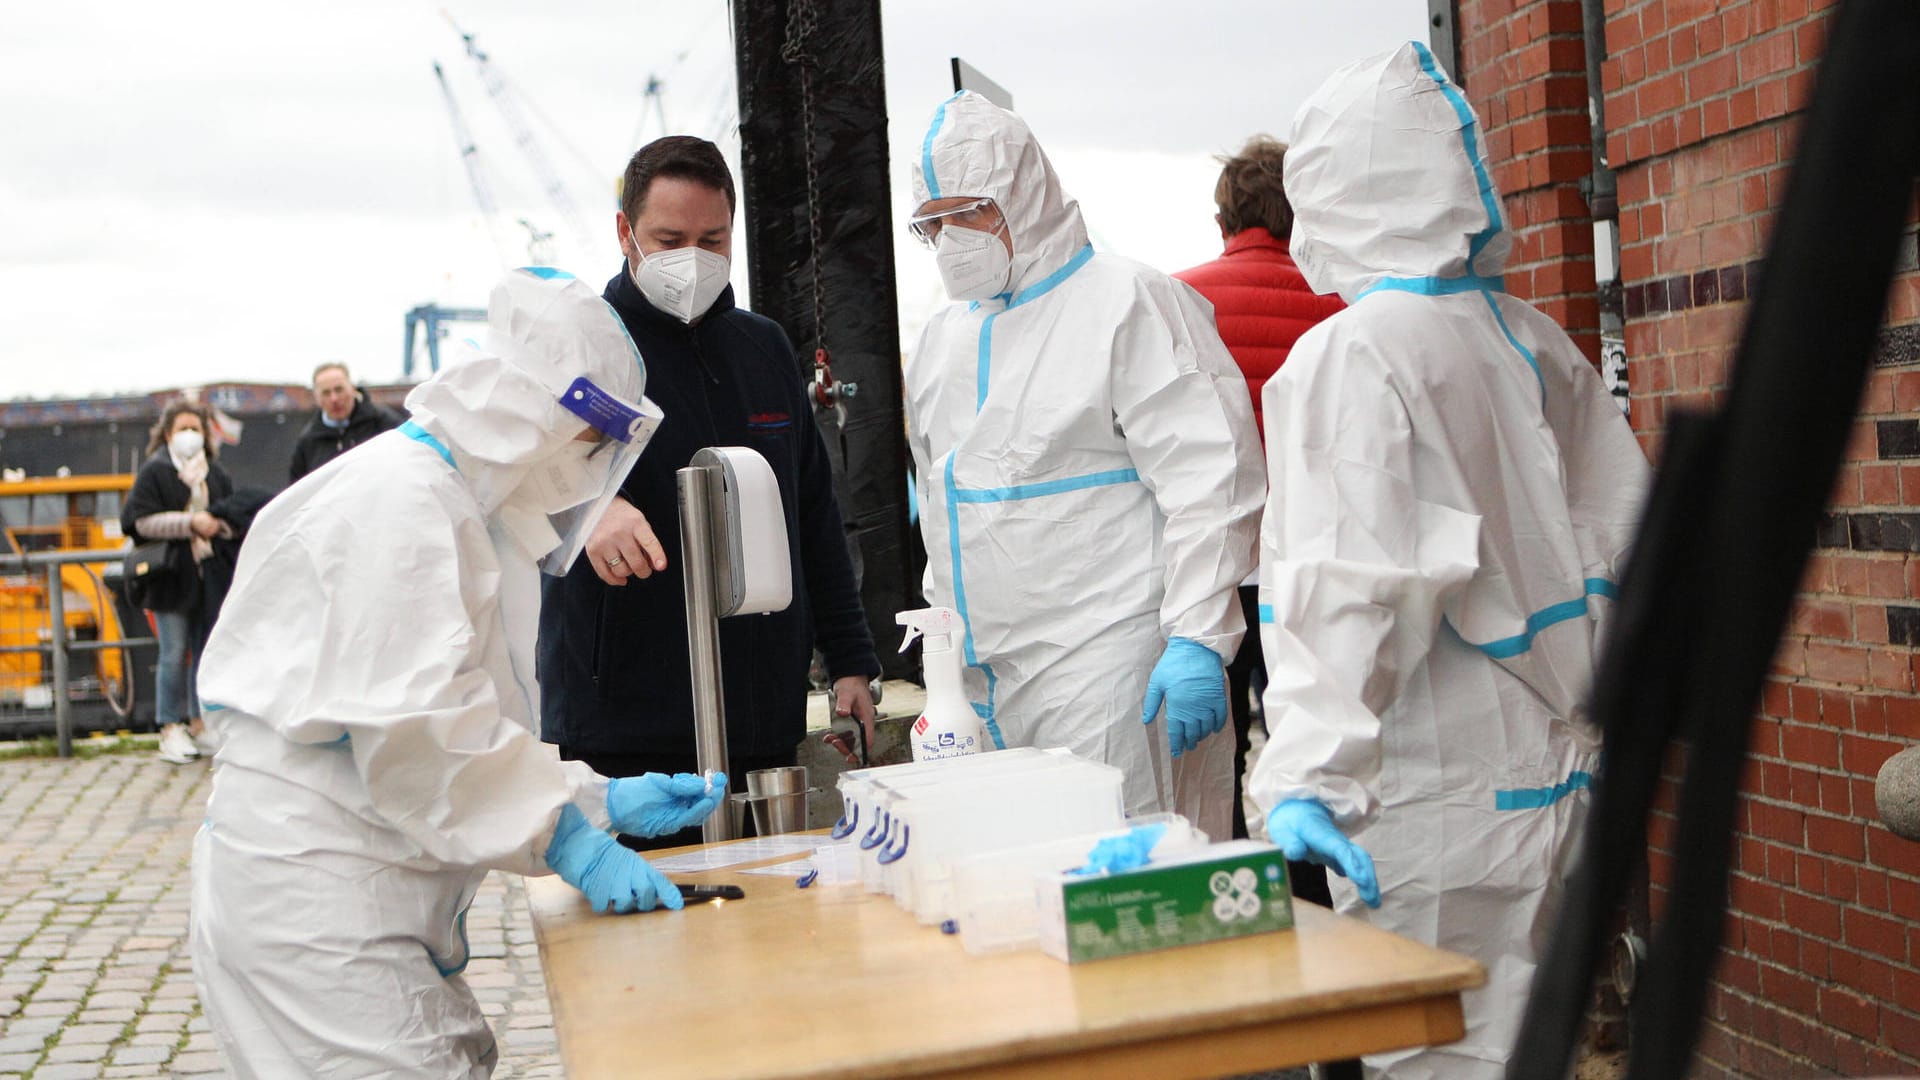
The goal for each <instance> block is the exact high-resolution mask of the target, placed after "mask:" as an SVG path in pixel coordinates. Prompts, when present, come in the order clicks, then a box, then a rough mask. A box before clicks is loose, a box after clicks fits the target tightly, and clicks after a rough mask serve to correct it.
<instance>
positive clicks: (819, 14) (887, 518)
mask: <svg viewBox="0 0 1920 1080" xmlns="http://www.w3.org/2000/svg"><path fill="white" fill-rule="evenodd" d="M733 31H734V50H735V55H736V59H737V62H738V74H739V85H740V166H741V168H740V171H741V178H740V179H741V189H742V201H743V202H744V204H745V211H746V213H745V223H746V230H747V252H748V255H747V273H748V281H749V283H750V285H751V287H752V306H753V310H755V311H757V312H759V313H760V314H762V315H765V316H767V317H768V318H770V319H773V320H775V321H776V322H778V323H779V324H780V325H781V326H782V327H784V328H785V329H786V331H787V334H788V335H789V336H790V337H792V338H793V343H794V346H795V348H796V350H797V351H798V352H799V355H800V361H801V370H800V372H799V375H800V376H801V377H803V378H806V379H808V380H809V381H811V380H812V378H813V361H814V350H815V349H817V348H819V347H821V345H822V344H823V343H824V345H825V346H826V347H827V348H828V350H829V351H830V353H831V361H832V368H833V375H834V377H835V378H837V379H840V380H844V381H847V382H852V383H856V384H858V386H859V393H858V394H857V395H856V396H854V397H852V398H850V399H848V400H847V401H846V402H845V421H844V423H841V422H840V420H839V419H838V418H837V416H836V411H835V410H833V409H819V410H816V412H815V416H816V418H817V419H818V420H819V421H820V426H821V432H822V434H824V435H825V436H826V439H827V444H828V448H829V452H830V453H831V454H832V455H833V456H834V458H835V462H834V466H835V481H836V484H835V486H836V490H837V491H838V493H839V496H840V510H841V513H842V514H843V515H844V516H845V518H846V522H847V531H848V539H849V542H850V544H851V546H852V548H853V553H854V563H855V566H856V567H857V568H858V570H859V572H860V575H861V585H860V598H861V602H862V605H863V606H864V607H865V608H866V611H867V621H868V625H869V626H870V627H871V628H872V631H873V640H874V645H875V646H876V651H877V652H878V654H879V656H880V662H881V664H882V665H883V666H885V668H886V673H887V675H888V676H889V677H898V676H901V675H904V674H907V671H906V665H905V663H904V661H903V660H902V658H900V657H899V655H898V654H896V653H895V652H894V650H893V648H892V646H893V644H894V643H895V642H897V641H898V640H899V637H900V629H899V627H897V626H896V625H894V621H893V616H894V613H895V612H897V611H902V610H906V609H908V608H913V607H918V606H919V605H920V601H919V580H918V569H917V568H916V567H914V566H912V565H911V563H912V556H911V555H910V551H909V543H908V526H907V444H906V431H905V426H904V407H903V405H902V402H901V384H900V327H899V317H898V304H897V303H896V300H895V294H894V279H893V231H894V229H895V228H896V225H895V223H894V222H893V220H892V204H891V201H890V199H889V196H888V186H887V182H888V161H887V109H886V88H885V85H884V82H883V79H882V72H883V68H882V65H881V60H880V4H879V3H878V0H784V2H770V0H734V4H733ZM803 80H804V82H805V85H803ZM809 131H810V132H811V138H812V150H813V153H812V164H813V166H814V168H813V172H814V177H813V184H812V188H813V191H812V199H811V200H809V197H808V194H809V192H808V187H809V184H808V175H807V173H808V168H807V166H808V154H807V149H808V133H809ZM810 210H811V212H810ZM816 228H817V235H818V239H819V249H818V251H816V250H815V249H814V242H813V240H814V236H815V235H816ZM816 258H817V259H818V265H817V268H816V265H815V259H816ZM816 269H817V279H816ZM816 280H817V282H818V286H819V292H820V295H819V296H818V302H817V303H816V289H815V285H816Z"/></svg>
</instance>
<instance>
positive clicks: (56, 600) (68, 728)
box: [0, 546, 152, 758]
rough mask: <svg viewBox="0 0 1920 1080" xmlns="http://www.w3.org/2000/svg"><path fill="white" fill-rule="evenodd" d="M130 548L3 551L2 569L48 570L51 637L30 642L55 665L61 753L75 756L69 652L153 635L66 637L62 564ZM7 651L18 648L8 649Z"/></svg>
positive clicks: (114, 555)
mask: <svg viewBox="0 0 1920 1080" xmlns="http://www.w3.org/2000/svg"><path fill="white" fill-rule="evenodd" d="M126 552H127V548H126V547H125V546H122V547H119V548H97V549H92V550H87V551H36V552H32V553H30V554H26V555H16V554H13V553H11V552H9V553H6V554H0V573H19V572H22V571H27V572H31V571H33V570H39V569H45V571H46V574H47V623H48V628H47V629H48V640H47V643H46V644H45V645H39V646H30V647H29V648H30V649H31V650H33V651H42V650H44V651H45V652H46V653H47V654H48V656H49V657H50V658H51V660H52V665H51V666H52V668H53V730H54V738H55V739H56V741H57V742H58V743H59V746H60V756H61V757H63V758H65V757H72V756H73V702H72V701H70V700H69V699H68V695H69V693H70V683H71V680H70V679H69V678H68V673H67V666H68V665H67V660H68V655H67V654H68V653H71V652H81V651H85V650H87V649H88V648H95V649H98V648H108V647H111V648H121V649H125V648H131V647H132V646H134V645H144V644H147V643H148V642H149V641H151V640H152V639H150V638H143V639H128V638H122V639H121V640H119V641H117V642H110V643H105V644H101V643H95V642H74V641H68V640H67V587H66V583H65V582H63V581H62V580H61V578H60V568H61V567H63V566H70V565H72V564H74V563H91V562H113V561H116V560H118V559H119V558H120V557H121V556H123V555H125V554H126ZM7 651H9V652H13V651H19V650H14V649H8V650H7ZM125 677H126V678H128V679H132V678H133V672H132V671H128V672H127V673H126V675H125Z"/></svg>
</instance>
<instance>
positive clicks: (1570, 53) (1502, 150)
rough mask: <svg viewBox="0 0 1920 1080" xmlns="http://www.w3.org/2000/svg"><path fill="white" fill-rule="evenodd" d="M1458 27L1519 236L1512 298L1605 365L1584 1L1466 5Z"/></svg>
mask: <svg viewBox="0 0 1920 1080" xmlns="http://www.w3.org/2000/svg"><path fill="white" fill-rule="evenodd" d="M1459 25H1460V27H1461V31H1462V32H1461V41H1460V56H1461V60H1460V62H1461V68H1462V70H1463V71H1465V72H1468V73H1469V74H1468V75H1467V77H1466V80H1465V84H1466V92H1467V99H1468V100H1469V101H1470V102H1471V103H1472V104H1473V108H1474V111H1475V112H1476V113H1478V114H1479V116H1480V122H1481V124H1482V125H1483V126H1484V127H1485V130H1486V136H1487V150H1486V152H1487V159H1488V161H1489V163H1490V164H1491V165H1492V166H1493V180H1494V183H1495V184H1496V185H1497V186H1498V187H1499V189H1500V192H1501V194H1502V195H1503V196H1504V199H1505V208H1506V212H1507V222H1508V225H1509V226H1510V227H1511V228H1512V229H1513V232H1514V247H1513V254H1512V256H1511V257H1509V258H1508V260H1507V291H1509V292H1511V293H1512V294H1513V295H1515V296H1518V297H1520V298H1522V299H1524V300H1528V301H1530V302H1532V303H1533V304H1534V305H1535V306H1536V307H1538V308H1540V310H1542V311H1544V312H1546V313H1547V314H1549V315H1551V316H1553V317H1554V318H1555V319H1557V320H1558V321H1559V323H1560V325H1561V326H1562V327H1564V328H1565V329H1566V331H1567V333H1568V334H1570V335H1572V337H1573V340H1574V341H1575V342H1576V343H1577V344H1579V346H1580V347H1581V349H1583V350H1584V351H1585V352H1586V354H1587V357H1588V359H1590V360H1592V361H1594V362H1595V363H1598V362H1599V359H1600V306H1599V301H1598V299H1597V298H1596V296H1595V292H1594V268H1593V224H1592V218H1591V217H1589V216H1588V212H1587V204H1586V200H1585V199H1584V198H1582V197H1581V195H1580V189H1579V183H1580V180H1581V178H1582V177H1584V176H1586V175H1587V174H1588V173H1589V172H1591V171H1592V168H1593V161H1592V150H1591V138H1590V126H1589V122H1588V119H1587V76H1586V70H1587V66H1586V65H1587V60H1586V52H1585V49H1586V45H1585V44H1584V41H1585V39H1584V38H1582V37H1581V34H1580V3H1579V0H1541V2H1535V3H1526V4H1515V3H1513V2H1512V0H1461V3H1460V22H1459Z"/></svg>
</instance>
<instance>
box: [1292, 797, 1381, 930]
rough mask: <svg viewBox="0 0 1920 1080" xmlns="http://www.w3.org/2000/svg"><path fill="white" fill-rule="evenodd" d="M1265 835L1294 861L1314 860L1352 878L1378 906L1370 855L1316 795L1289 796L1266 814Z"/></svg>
mask: <svg viewBox="0 0 1920 1080" xmlns="http://www.w3.org/2000/svg"><path fill="white" fill-rule="evenodd" d="M1267 839H1268V840H1271V841H1273V844H1274V846H1275V847H1277V848H1279V849H1280V853H1281V854H1282V855H1285V856H1286V857H1287V858H1288V859H1290V860H1292V861H1294V862H1314V863H1319V864H1320V865H1321V866H1324V867H1327V868H1329V869H1331V870H1332V871H1333V872H1334V873H1336V874H1339V875H1340V876H1341V877H1343V878H1346V879H1347V880H1348V881H1351V882H1353V887H1354V888H1356V889H1358V890H1360V899H1362V900H1364V901H1366V904H1367V906H1368V907H1376V908H1377V907H1379V906H1380V883H1379V882H1378V881H1376V880H1375V879H1374V876H1373V856H1371V855H1369V854H1367V849H1366V848H1363V847H1361V846H1360V845H1359V844H1356V843H1354V842H1353V841H1351V840H1349V839H1347V835H1346V834H1345V833H1343V832H1341V831H1340V828H1339V826H1337V825H1335V824H1334V823H1333V815H1332V814H1331V813H1329V812H1328V810H1327V804H1326V803H1323V802H1321V801H1320V800H1319V799H1288V800H1287V801H1286V802H1283V803H1281V804H1280V805H1279V806H1276V807H1274V808H1273V812H1272V813H1270V814H1268V815H1267Z"/></svg>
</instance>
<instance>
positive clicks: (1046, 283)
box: [1007, 244, 1093, 308]
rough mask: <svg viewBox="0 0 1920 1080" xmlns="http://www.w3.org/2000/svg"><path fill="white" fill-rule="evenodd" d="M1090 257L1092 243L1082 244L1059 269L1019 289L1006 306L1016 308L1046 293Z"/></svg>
mask: <svg viewBox="0 0 1920 1080" xmlns="http://www.w3.org/2000/svg"><path fill="white" fill-rule="evenodd" d="M1091 258H1093V245H1092V244H1082V245H1081V246H1080V250H1079V251H1076V252H1074V253H1073V258H1071V259H1068V260H1067V261H1066V263H1065V264H1063V265H1062V266H1061V267H1060V269H1058V270H1055V271H1054V272H1053V273H1051V274H1048V275H1047V276H1046V277H1043V278H1041V279H1040V280H1039V281H1036V282H1034V283H1033V284H1031V285H1029V286H1027V287H1026V288H1024V289H1021V290H1020V293H1019V295H1017V296H1015V297H1014V298H1013V299H1012V300H1009V301H1007V307H1009V308H1017V307H1019V306H1020V305H1021V304H1030V303H1032V302H1034V301H1035V300H1038V299H1040V298H1041V297H1043V296H1045V295H1047V294H1048V293H1050V292H1052V291H1053V289H1054V287H1055V286H1056V285H1059V284H1060V283H1061V282H1063V281H1065V280H1067V279H1068V278H1070V277H1072V276H1073V273H1074V271H1076V270H1078V269H1080V268H1081V267H1083V266H1085V265H1087V260H1088V259H1091Z"/></svg>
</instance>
